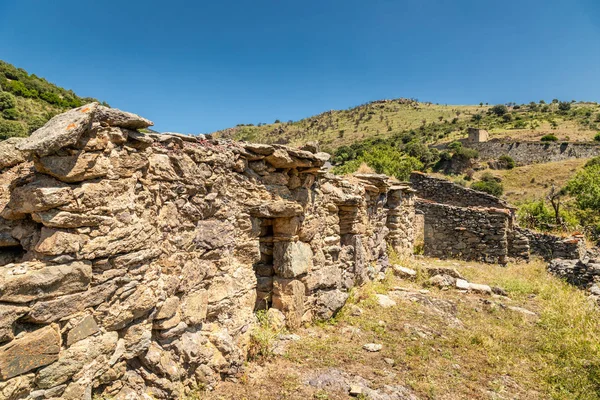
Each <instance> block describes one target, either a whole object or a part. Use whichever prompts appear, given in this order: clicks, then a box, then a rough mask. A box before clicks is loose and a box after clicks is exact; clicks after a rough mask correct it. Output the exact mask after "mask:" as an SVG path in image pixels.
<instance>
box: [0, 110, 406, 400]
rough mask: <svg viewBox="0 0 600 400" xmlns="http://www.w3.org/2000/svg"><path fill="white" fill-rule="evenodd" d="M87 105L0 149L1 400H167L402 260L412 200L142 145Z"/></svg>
mask: <svg viewBox="0 0 600 400" xmlns="http://www.w3.org/2000/svg"><path fill="white" fill-rule="evenodd" d="M150 124H151V122H150V121H148V120H145V119H143V118H141V117H138V116H136V115H133V114H130V113H125V112H121V111H119V110H114V109H108V108H105V107H102V106H99V105H97V104H90V105H87V106H84V107H80V108H78V109H74V110H71V111H69V112H67V113H65V114H61V115H59V116H57V117H55V118H53V119H52V120H51V121H50V122H49V123H48V124H47V125H45V126H44V127H43V128H41V129H40V130H38V131H36V132H35V133H34V134H33V135H32V136H31V137H30V138H26V139H11V140H8V141H5V142H1V143H0V154H1V155H2V157H1V158H0V322H1V323H0V397H1V398H9V399H13V398H15V399H16V398H21V397H23V396H27V395H28V394H31V393H35V396H37V397H36V398H62V399H89V398H91V396H92V393H93V394H102V395H107V396H110V397H111V398H115V399H125V398H142V396H147V395H151V396H152V397H153V398H173V397H176V396H178V394H179V393H181V392H182V391H184V390H185V388H186V387H194V386H195V385H198V384H203V385H206V386H211V385H213V384H214V383H215V382H216V381H217V380H218V379H221V378H222V377H226V376H231V375H234V374H236V373H237V372H238V371H239V369H240V368H241V367H242V365H243V362H244V360H245V351H246V344H247V342H248V340H249V334H250V330H251V327H252V326H253V324H254V320H255V316H254V311H255V310H256V309H271V310H273V312H276V313H280V315H281V316H282V317H284V318H285V323H286V324H287V325H288V326H289V327H290V328H295V327H297V326H299V325H300V324H301V323H303V322H304V321H310V320H311V319H313V318H329V317H331V316H332V315H333V314H334V313H335V312H336V311H337V310H338V309H339V308H341V307H342V305H343V304H344V302H345V300H346V298H347V297H348V292H349V290H350V289H351V288H352V287H353V286H354V285H357V284H361V283H363V282H365V281H366V280H369V279H373V278H377V277H379V276H381V274H382V273H383V271H384V270H385V268H386V266H387V264H388V260H387V256H388V254H387V250H388V247H392V248H394V249H396V250H397V251H398V252H407V253H411V252H412V245H413V239H412V236H413V235H414V232H413V225H414V224H413V219H414V194H413V191H412V190H411V189H410V188H409V186H407V185H401V184H394V183H392V182H391V181H390V179H389V178H388V177H386V176H382V175H356V176H354V177H352V178H350V179H342V178H340V177H336V176H333V175H330V174H328V173H326V172H324V171H323V170H322V169H321V166H323V164H324V163H325V162H326V160H327V159H328V157H329V156H328V155H327V154H324V153H319V152H318V151H316V149H313V151H312V152H311V151H305V150H298V149H292V148H288V147H284V146H277V145H274V146H268V145H260V144H249V143H240V142H232V141H222V140H203V139H202V138H195V137H186V136H180V135H154V134H142V133H139V132H138V131H137V129H140V128H145V127H147V126H149V125H150Z"/></svg>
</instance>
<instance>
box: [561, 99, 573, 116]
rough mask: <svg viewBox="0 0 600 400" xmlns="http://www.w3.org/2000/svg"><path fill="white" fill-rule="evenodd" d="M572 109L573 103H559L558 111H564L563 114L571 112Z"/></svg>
mask: <svg viewBox="0 0 600 400" xmlns="http://www.w3.org/2000/svg"><path fill="white" fill-rule="evenodd" d="M570 109H571V103H569V102H568V101H561V102H560V103H558V110H559V111H562V112H563V113H565V112H567V111H569V110H570Z"/></svg>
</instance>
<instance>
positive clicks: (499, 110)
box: [490, 104, 508, 117]
mask: <svg viewBox="0 0 600 400" xmlns="http://www.w3.org/2000/svg"><path fill="white" fill-rule="evenodd" d="M490 112H491V113H492V114H496V115H497V116H499V117H501V116H503V115H504V114H506V113H508V107H506V106H505V105H504V104H498V105H496V106H494V107H492V108H490Z"/></svg>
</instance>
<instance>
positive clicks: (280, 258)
mask: <svg viewBox="0 0 600 400" xmlns="http://www.w3.org/2000/svg"><path fill="white" fill-rule="evenodd" d="M312 256H313V253H312V250H311V248H310V245H309V244H308V243H303V242H277V243H275V244H274V247H273V268H274V269H275V273H276V274H277V275H278V276H280V277H282V278H295V277H297V276H300V275H302V274H306V273H307V272H308V271H309V270H310V269H311V268H312V266H313V261H312Z"/></svg>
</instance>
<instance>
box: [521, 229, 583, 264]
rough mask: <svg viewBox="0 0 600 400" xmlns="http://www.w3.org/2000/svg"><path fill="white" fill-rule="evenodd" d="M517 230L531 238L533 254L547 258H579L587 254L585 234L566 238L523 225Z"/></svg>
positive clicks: (530, 245) (530, 244)
mask: <svg viewBox="0 0 600 400" xmlns="http://www.w3.org/2000/svg"><path fill="white" fill-rule="evenodd" d="M517 231H518V232H519V233H520V234H521V235H523V236H525V237H527V239H529V247H530V251H531V254H535V255H537V256H540V257H543V258H544V259H546V260H550V259H553V258H563V259H567V260H579V259H580V258H583V257H584V256H585V254H586V251H587V249H586V245H585V238H584V237H583V236H579V237H568V238H565V237H560V236H556V235H551V234H548V233H541V232H534V231H532V230H529V229H525V228H521V227H517Z"/></svg>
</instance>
